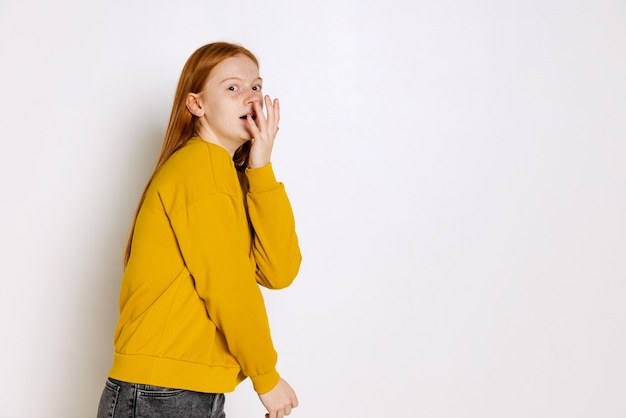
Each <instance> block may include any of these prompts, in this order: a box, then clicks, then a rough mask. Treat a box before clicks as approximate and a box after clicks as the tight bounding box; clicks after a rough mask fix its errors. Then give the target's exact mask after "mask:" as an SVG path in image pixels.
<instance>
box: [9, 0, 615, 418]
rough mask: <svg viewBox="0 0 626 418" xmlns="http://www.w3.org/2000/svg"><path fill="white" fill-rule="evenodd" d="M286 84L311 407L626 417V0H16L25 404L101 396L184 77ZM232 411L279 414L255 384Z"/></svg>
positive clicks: (14, 364) (13, 317) (296, 340)
mask: <svg viewBox="0 0 626 418" xmlns="http://www.w3.org/2000/svg"><path fill="white" fill-rule="evenodd" d="M216 40H226V41H234V42H238V43H241V44H243V45H245V46H246V47H248V48H249V49H251V50H252V51H253V52H254V53H256V54H257V55H258V57H259V59H260V61H261V74H262V76H263V77H264V79H265V81H266V83H265V91H266V92H267V93H269V94H271V95H273V96H277V97H279V98H280V99H281V104H282V119H281V131H280V135H279V140H278V143H277V145H276V149H275V153H274V159H273V161H274V165H275V169H276V172H277V175H278V176H279V178H280V180H282V181H283V182H284V183H285V184H286V186H287V189H288V192H289V194H290V197H291V199H292V204H293V206H294V211H295V213H296V217H297V225H298V233H299V236H300V240H301V246H302V251H303V253H304V257H305V259H304V263H303V265H302V269H301V273H300V275H299V278H298V280H297V281H296V283H295V284H294V285H293V286H292V287H290V288H289V289H287V290H284V291H280V292H266V295H267V304H268V305H269V314H270V319H271V322H272V329H273V335H274V340H275V344H276V346H277V349H278V351H279V371H280V372H281V373H282V374H283V376H284V377H285V378H286V379H287V380H288V381H289V382H290V383H291V384H292V385H293V386H294V388H295V389H296V390H297V393H298V395H299V398H300V402H301V406H300V408H298V409H297V410H294V412H293V414H292V417H294V418H296V417H297V418H313V417H315V418H318V417H337V418H340V417H341V418H345V417H372V418H373V417H383V416H384V417H392V416H393V417H428V418H431V417H432V418H462V417H472V418H473V417H476V418H492V417H493V418H501V417H507V418H516V417H519V418H528V417H533V418H538V417H545V418H555V417H559V418H560V417H567V418H577V417H581V418H582V417H585V418H587V417H593V418H623V417H626V400H625V399H626V397H625V396H626V395H625V394H626V377H625V376H626V355H625V354H624V353H626V335H625V332H626V303H625V300H626V280H625V279H626V163H625V157H626V141H625V140H626V122H625V119H626V118H625V116H626V78H625V74H626V2H624V1H618V0H613V1H610V0H568V1H565V0H529V1H528V0H527V1H512V0H505V1H501V0H482V1H472V2H469V1H462V0H440V1H436V2H435V1H420V0H411V1H409V0H406V1H400V0H387V1H363V0H359V1H357V0H341V1H336V0H321V1H308V2H296V1H291V2H288V1H260V2H259V1H249V0H239V1H208V0H205V1H199V0H197V1H176V2H174V1H171V2H164V1H149V0H114V1H99V2H93V1H71V0H56V1H54V2H50V1H45V0H19V1H18V0H2V1H1V2H0V60H1V64H0V118H1V119H0V121H1V129H2V131H1V136H0V140H1V141H2V142H1V150H0V192H1V194H2V203H1V209H0V217H1V220H2V231H1V238H0V240H1V241H0V244H1V246H2V247H1V252H0V256H1V257H2V258H1V266H2V277H1V300H0V321H1V324H0V325H1V331H2V334H1V335H2V340H1V341H2V343H1V344H0V359H1V361H2V367H1V370H2V374H1V375H0V417H2V418H5V417H6V418H13V417H36V418H41V417H60V418H74V417H76V418H82V417H90V416H95V410H96V406H97V402H98V399H99V396H100V393H101V390H102V387H103V384H104V380H105V376H106V373H107V371H108V369H109V367H110V365H111V359H112V351H113V347H112V335H113V331H114V327H115V322H116V320H117V296H118V289H119V283H120V278H121V273H122V267H121V265H122V260H121V259H122V252H123V247H124V244H125V240H126V234H127V231H128V227H129V224H130V221H131V219H132V215H133V212H134V209H135V205H136V203H137V200H138V198H139V194H140V192H141V190H142V189H143V186H144V185H145V182H146V181H147V178H148V176H149V174H150V173H151V170H152V167H153V165H154V163H155V161H156V157H157V154H158V151H159V149H160V145H161V141H162V137H163V134H164V130H165V127H166V124H167V119H168V117H169V112H170V108H171V101H172V98H173V94H174V90H175V87H176V83H177V80H178V76H179V74H180V71H181V69H182V66H183V64H184V62H185V60H186V59H187V57H188V56H189V55H190V54H191V53H192V52H193V51H194V50H195V49H196V48H198V47H199V46H201V45H203V44H205V43H208V42H212V41H216ZM227 413H228V417H229V418H249V417H262V416H263V413H264V411H263V408H262V406H261V404H260V403H259V402H258V399H257V397H256V395H255V394H254V393H253V391H252V389H251V385H250V384H249V383H248V382H246V383H243V384H242V385H241V386H240V387H239V388H238V389H237V391H236V392H235V393H233V394H230V395H228V397H227Z"/></svg>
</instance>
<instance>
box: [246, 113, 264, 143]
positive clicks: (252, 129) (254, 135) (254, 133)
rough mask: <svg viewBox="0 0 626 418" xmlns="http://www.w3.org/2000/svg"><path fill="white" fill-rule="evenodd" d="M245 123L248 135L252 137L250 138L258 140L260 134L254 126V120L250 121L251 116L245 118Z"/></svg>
mask: <svg viewBox="0 0 626 418" xmlns="http://www.w3.org/2000/svg"><path fill="white" fill-rule="evenodd" d="M246 122H247V123H248V130H249V131H250V135H252V138H258V137H259V135H260V133H261V132H260V131H259V128H258V127H257V126H256V123H255V121H254V119H252V116H250V115H248V116H247V117H246Z"/></svg>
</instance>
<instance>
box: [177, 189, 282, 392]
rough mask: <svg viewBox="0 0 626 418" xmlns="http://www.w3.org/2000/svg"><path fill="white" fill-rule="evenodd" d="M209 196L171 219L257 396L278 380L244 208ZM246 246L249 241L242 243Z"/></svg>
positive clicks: (201, 292)
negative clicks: (247, 238)
mask: <svg viewBox="0 0 626 418" xmlns="http://www.w3.org/2000/svg"><path fill="white" fill-rule="evenodd" d="M234 199H235V198H234V197H233V196H230V195H227V194H223V193H214V194H212V195H210V196H207V197H205V198H203V199H201V200H198V201H195V202H193V203H192V204H190V205H189V206H187V208H186V210H185V211H184V213H180V214H177V215H176V216H175V217H173V218H172V219H170V221H171V223H172V227H173V229H174V231H175V234H176V237H177V240H178V244H179V247H180V251H181V254H182V255H183V258H184V260H185V264H186V266H187V268H188V269H189V271H190V273H191V275H192V276H193V278H194V281H195V287H196V290H197V292H198V294H199V296H200V297H201V298H202V299H203V300H204V303H205V306H206V310H207V313H208V315H209V317H210V318H211V320H212V321H213V322H214V323H215V325H216V326H217V328H218V329H220V330H221V332H222V333H223V335H224V336H225V338H226V342H227V344H228V349H229V351H230V352H231V354H233V356H235V358H236V359H237V361H238V362H239V364H240V366H241V369H242V372H243V373H244V374H245V375H246V376H248V377H250V379H251V380H252V383H253V385H254V389H255V391H256V392H258V393H265V392H268V391H270V390H271V389H272V388H273V387H274V386H275V385H276V384H277V383H278V380H279V375H278V372H277V371H276V361H277V354H276V351H275V350H274V346H273V343H272V340H271V335H270V329H269V323H268V318H267V313H266V310H265V305H264V301H263V296H262V294H261V290H260V288H259V286H258V285H257V283H256V280H255V272H254V267H253V266H252V264H251V261H250V248H249V247H248V246H247V244H246V240H245V239H242V237H243V236H244V235H246V234H247V235H248V236H249V234H250V232H249V229H248V225H247V222H245V221H244V222H241V218H242V217H243V219H245V216H246V215H245V212H242V211H243V210H244V209H243V205H242V204H237V202H236V201H235V200H234ZM247 242H248V243H249V241H247Z"/></svg>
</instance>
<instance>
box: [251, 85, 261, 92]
mask: <svg viewBox="0 0 626 418" xmlns="http://www.w3.org/2000/svg"><path fill="white" fill-rule="evenodd" d="M261 89H262V87H261V86H252V90H254V91H261Z"/></svg>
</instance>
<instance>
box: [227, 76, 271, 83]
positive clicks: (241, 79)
mask: <svg viewBox="0 0 626 418" xmlns="http://www.w3.org/2000/svg"><path fill="white" fill-rule="evenodd" d="M230 80H238V81H243V78H241V77H228V78H225V79H223V80H222V81H220V84H224V83H225V82H227V81H230ZM255 81H261V82H262V81H263V79H262V78H261V77H257V78H255V79H254V80H252V82H255Z"/></svg>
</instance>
